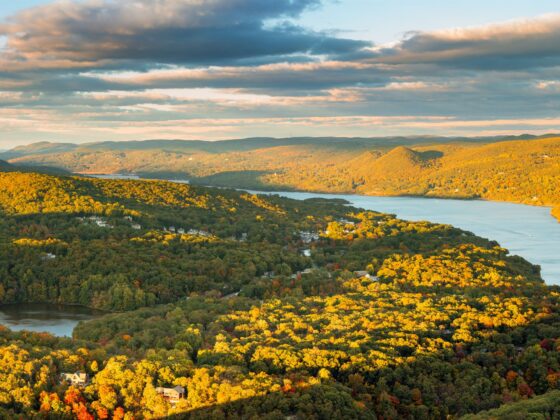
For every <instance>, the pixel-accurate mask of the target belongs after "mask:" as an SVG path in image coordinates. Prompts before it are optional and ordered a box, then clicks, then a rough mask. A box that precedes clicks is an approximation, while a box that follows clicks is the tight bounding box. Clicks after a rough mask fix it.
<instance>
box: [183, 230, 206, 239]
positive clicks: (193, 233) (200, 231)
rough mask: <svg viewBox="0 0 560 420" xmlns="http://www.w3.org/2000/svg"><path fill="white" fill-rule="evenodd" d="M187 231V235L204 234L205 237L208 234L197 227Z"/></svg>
mask: <svg viewBox="0 0 560 420" xmlns="http://www.w3.org/2000/svg"><path fill="white" fill-rule="evenodd" d="M187 233H188V234H189V235H196V236H205V237H208V236H210V234H209V233H208V232H205V231H203V230H198V229H190V230H189V231H188V232H187Z"/></svg>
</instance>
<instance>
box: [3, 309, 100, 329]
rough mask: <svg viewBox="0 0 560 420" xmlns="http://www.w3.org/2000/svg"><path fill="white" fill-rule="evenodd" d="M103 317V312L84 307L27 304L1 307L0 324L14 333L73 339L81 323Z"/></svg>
mask: <svg viewBox="0 0 560 420" xmlns="http://www.w3.org/2000/svg"><path fill="white" fill-rule="evenodd" d="M101 315H103V312H100V311H95V310H93V309H89V308H84V307H82V306H70V305H54V304H48V303H25V304H13V305H1V306H0V324H2V325H5V326H6V327H8V328H10V329H11V330H13V331H22V330H27V331H34V332H49V333H51V334H53V335H56V336H59V337H71V336H72V331H73V330H74V327H75V326H76V325H77V324H78V322H80V321H87V320H90V319H93V318H97V317H99V316H101Z"/></svg>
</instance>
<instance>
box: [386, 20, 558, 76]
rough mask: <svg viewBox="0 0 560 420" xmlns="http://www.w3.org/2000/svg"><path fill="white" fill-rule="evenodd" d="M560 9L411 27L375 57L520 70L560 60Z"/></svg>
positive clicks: (544, 65) (390, 59)
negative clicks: (427, 28) (430, 28)
mask: <svg viewBox="0 0 560 420" xmlns="http://www.w3.org/2000/svg"><path fill="white" fill-rule="evenodd" d="M559 41H560V15H548V16H544V17H541V18H537V19H531V20H524V21H513V22H508V23H503V24H492V25H487V26H481V27H472V28H457V29H451V30H445V31H434V32H410V33H409V34H407V36H406V37H405V39H404V40H402V41H401V42H400V43H398V44H397V45H396V46H394V47H392V48H386V49H383V50H381V51H380V54H379V56H378V57H376V58H375V60H379V61H381V62H388V63H394V64H399V63H400V64H419V63H432V64H435V65H442V66H448V67H455V68H465V69H475V70H507V69H510V70H518V69H524V68H535V67H548V66H558V65H559V64H560V42H559Z"/></svg>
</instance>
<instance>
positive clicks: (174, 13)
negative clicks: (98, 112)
mask: <svg viewBox="0 0 560 420" xmlns="http://www.w3.org/2000/svg"><path fill="white" fill-rule="evenodd" d="M318 4H319V0H274V1H262V0H206V1H200V0H134V1H116V0H87V1H82V2H72V1H62V2H56V3H52V4H47V5H44V6H40V7H35V8H31V9H28V10H24V11H22V12H20V13H19V14H17V15H15V16H14V17H12V18H10V19H9V20H8V21H7V22H6V23H4V24H0V36H2V35H3V36H5V37H7V41H6V48H5V52H4V54H3V56H4V60H5V61H6V64H11V68H12V69H13V70H16V69H18V68H19V69H21V68H26V65H27V68H29V67H30V66H38V67H41V68H98V67H108V68H110V67H111V66H123V65H124V63H128V64H127V65H128V66H131V67H134V66H135V65H134V64H131V62H135V63H136V66H137V67H139V68H142V67H145V66H151V65H154V64H158V63H159V64H161V63H174V64H177V63H188V64H191V65H192V64H212V63H213V64H220V65H223V64H225V63H235V62H238V61H242V60H249V61H251V60H257V61H258V60H272V61H275V60H276V59H275V57H287V56H293V55H297V54H300V55H308V54H309V55H333V56H336V55H344V54H351V53H352V52H355V51H356V50H359V49H361V48H363V47H366V46H368V45H369V44H368V43H367V42H362V41H355V40H349V39H340V38H334V37H331V36H329V35H327V34H324V33H318V32H312V31H308V30H305V29H304V28H301V27H299V26H296V25H294V24H292V23H289V21H286V19H288V18H293V17H296V16H298V15H299V14H300V13H301V12H303V11H304V10H307V9H309V8H312V7H316V6H317V5H318ZM273 21H274V22H275V23H271V22H273Z"/></svg>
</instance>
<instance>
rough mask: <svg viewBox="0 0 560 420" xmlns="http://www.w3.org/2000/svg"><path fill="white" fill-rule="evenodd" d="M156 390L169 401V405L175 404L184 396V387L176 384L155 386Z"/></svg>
mask: <svg viewBox="0 0 560 420" xmlns="http://www.w3.org/2000/svg"><path fill="white" fill-rule="evenodd" d="M156 392H157V393H158V394H159V395H161V396H162V397H163V398H165V399H166V400H167V401H169V402H170V403H171V405H175V404H177V403H178V402H179V400H180V399H182V398H184V397H185V388H183V387H182V386H176V387H175V388H164V387H161V386H160V387H157V388H156Z"/></svg>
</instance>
